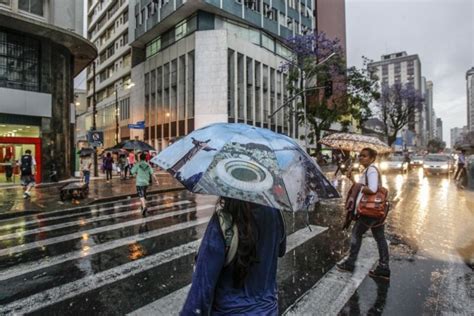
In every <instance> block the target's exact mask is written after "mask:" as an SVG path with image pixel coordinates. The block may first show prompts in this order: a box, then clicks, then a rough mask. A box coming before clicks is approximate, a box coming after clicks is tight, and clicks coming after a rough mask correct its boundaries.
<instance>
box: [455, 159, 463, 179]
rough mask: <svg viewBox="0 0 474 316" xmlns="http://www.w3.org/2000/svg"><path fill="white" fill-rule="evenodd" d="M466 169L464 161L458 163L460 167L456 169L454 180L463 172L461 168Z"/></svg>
mask: <svg viewBox="0 0 474 316" xmlns="http://www.w3.org/2000/svg"><path fill="white" fill-rule="evenodd" d="M462 169H464V164H463V163H458V169H457V170H456V174H455V175H454V180H457V178H458V176H459V174H460V173H461V170H462Z"/></svg>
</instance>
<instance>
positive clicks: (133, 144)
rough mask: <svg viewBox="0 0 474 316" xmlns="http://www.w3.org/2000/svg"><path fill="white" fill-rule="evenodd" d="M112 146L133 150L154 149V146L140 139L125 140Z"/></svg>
mask: <svg viewBox="0 0 474 316" xmlns="http://www.w3.org/2000/svg"><path fill="white" fill-rule="evenodd" d="M113 148H122V149H126V150H133V151H150V150H155V148H153V147H151V146H150V145H148V144H147V143H145V142H142V141H140V140H125V141H123V142H120V143H118V144H117V145H115V146H114V147H113Z"/></svg>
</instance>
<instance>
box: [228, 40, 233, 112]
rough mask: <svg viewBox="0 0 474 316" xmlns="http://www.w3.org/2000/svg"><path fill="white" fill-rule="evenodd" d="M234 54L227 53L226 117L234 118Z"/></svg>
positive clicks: (231, 52)
mask: <svg viewBox="0 0 474 316" xmlns="http://www.w3.org/2000/svg"><path fill="white" fill-rule="evenodd" d="M234 59H235V52H234V51H233V50H232V49H229V50H228V51H227V115H228V116H229V118H234V112H235V89H234V88H235V63H234Z"/></svg>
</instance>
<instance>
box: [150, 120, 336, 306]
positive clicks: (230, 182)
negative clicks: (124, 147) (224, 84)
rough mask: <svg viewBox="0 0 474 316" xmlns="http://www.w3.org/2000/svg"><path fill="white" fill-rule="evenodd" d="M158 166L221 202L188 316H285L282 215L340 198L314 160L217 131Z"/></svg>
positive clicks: (253, 135) (246, 135)
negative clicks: (280, 289) (281, 302)
mask: <svg viewBox="0 0 474 316" xmlns="http://www.w3.org/2000/svg"><path fill="white" fill-rule="evenodd" d="M152 162H153V163H155V164H157V165H158V166H159V167H161V168H163V169H165V170H167V171H168V172H170V173H171V174H172V175H173V176H174V177H175V178H176V179H178V180H179V181H181V183H183V184H184V185H185V186H186V188H187V189H189V190H190V191H192V192H195V193H205V194H212V195H215V196H219V197H220V198H219V202H218V203H217V206H216V212H215V213H214V215H213V216H212V217H211V220H210V222H209V224H208V227H207V229H206V232H205V234H204V236H203V239H202V241H201V246H200V248H199V252H198V255H197V258H196V266H195V271H194V274H193V280H192V285H191V289H190V291H189V294H188V296H187V299H186V302H185V304H184V306H183V309H182V311H181V314H182V315H196V314H211V313H212V314H218V315H232V314H247V315H262V314H264V315H275V314H278V302H277V284H276V271H277V262H278V257H281V256H283V255H284V254H285V250H286V234H285V225H284V221H283V218H282V215H281V213H280V210H289V211H296V210H300V209H303V208H305V207H307V206H309V204H310V201H313V199H312V198H310V197H329V196H330V197H339V194H338V193H337V191H336V190H335V188H334V187H332V185H331V184H330V182H329V181H328V180H327V179H326V178H325V177H324V175H322V173H321V172H320V169H319V167H318V166H317V165H316V164H315V163H314V161H313V159H312V158H311V157H310V156H308V155H307V154H306V152H305V151H304V150H303V149H302V148H301V147H299V146H298V144H296V143H295V142H294V141H293V140H292V139H290V138H288V137H286V136H284V135H280V134H276V133H273V132H271V131H269V130H266V129H261V128H256V127H252V126H249V125H245V124H224V123H217V124H212V125H209V126H206V127H203V128H201V129H199V130H196V131H193V132H192V133H191V134H189V135H187V136H186V137H184V138H182V139H180V140H179V141H177V142H175V143H173V145H171V146H169V147H167V148H166V149H164V150H163V151H161V152H160V154H158V155H157V156H156V157H155V158H153V159H152ZM308 178H311V183H308V181H307V179H308Z"/></svg>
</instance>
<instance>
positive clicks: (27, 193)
mask: <svg viewBox="0 0 474 316" xmlns="http://www.w3.org/2000/svg"><path fill="white" fill-rule="evenodd" d="M30 197H31V193H29V192H25V193H23V198H24V199H27V198H30Z"/></svg>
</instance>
